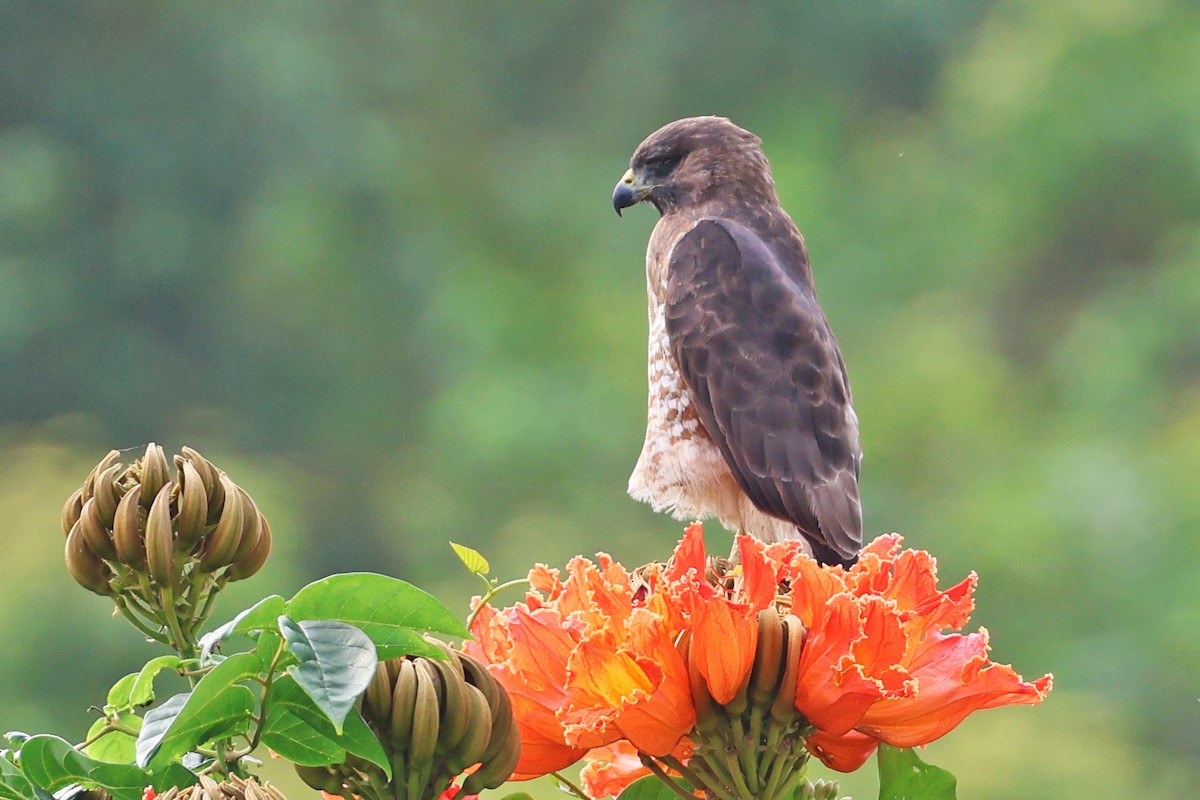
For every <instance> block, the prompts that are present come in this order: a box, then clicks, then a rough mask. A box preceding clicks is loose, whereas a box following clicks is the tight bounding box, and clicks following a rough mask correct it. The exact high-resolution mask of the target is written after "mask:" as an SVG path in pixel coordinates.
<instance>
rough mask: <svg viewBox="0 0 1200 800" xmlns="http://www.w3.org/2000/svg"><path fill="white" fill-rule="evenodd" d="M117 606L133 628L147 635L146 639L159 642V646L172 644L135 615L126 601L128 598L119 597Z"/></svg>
mask: <svg viewBox="0 0 1200 800" xmlns="http://www.w3.org/2000/svg"><path fill="white" fill-rule="evenodd" d="M116 606H117V610H118V611H120V612H121V615H122V616H123V617H125V619H127V620H129V623H130V624H131V625H133V627H135V628H137V629H138V630H139V631H141V632H142V633H143V634H145V635H146V638H148V639H153V640H154V641H156V642H158V643H159V644H170V642H168V641H167V639H166V637H165V636H163V635H162V634H161V633H159V632H158V631H156V630H154V629H152V628H151V627H150V626H149V625H147V624H146V623H144V622H142V621H141V620H140V619H139V618H138V617H137V615H135V614H134V613H133V611H132V609H130V608H129V605H128V601H127V600H126V598H124V597H122V596H121V595H117V597H116Z"/></svg>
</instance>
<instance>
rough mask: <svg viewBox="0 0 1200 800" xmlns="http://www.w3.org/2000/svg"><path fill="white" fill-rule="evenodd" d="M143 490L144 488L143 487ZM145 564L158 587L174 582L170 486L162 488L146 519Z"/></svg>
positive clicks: (173, 541)
mask: <svg viewBox="0 0 1200 800" xmlns="http://www.w3.org/2000/svg"><path fill="white" fill-rule="evenodd" d="M142 488H143V490H145V486H144V485H143V487H142ZM146 563H147V565H148V566H149V571H150V577H151V578H152V579H153V580H154V582H155V583H157V584H158V585H159V586H168V585H170V584H171V583H173V582H174V580H175V534H174V531H172V530H171V486H170V484H168V485H165V486H163V487H162V488H161V489H160V490H159V492H158V496H157V497H155V498H154V502H153V503H152V504H151V506H150V513H149V515H147V517H146Z"/></svg>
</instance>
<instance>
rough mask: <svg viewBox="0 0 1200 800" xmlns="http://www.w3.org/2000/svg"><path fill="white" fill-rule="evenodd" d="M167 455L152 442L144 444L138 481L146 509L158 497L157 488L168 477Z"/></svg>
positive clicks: (164, 483) (162, 484)
mask: <svg viewBox="0 0 1200 800" xmlns="http://www.w3.org/2000/svg"><path fill="white" fill-rule="evenodd" d="M167 470H168V467H167V456H166V453H164V452H163V449H162V448H161V447H159V446H158V445H156V444H155V443H154V442H151V443H150V444H148V445H146V454H145V455H144V456H142V460H141V464H140V473H141V475H140V481H139V482H140V483H141V484H142V505H143V506H145V507H146V508H147V509H148V508H150V504H151V503H153V502H154V501H155V500H157V499H158V493H159V490H160V489H162V487H163V486H165V485H166V484H167V482H168V480H169V478H170V476H169V475H168V473H167Z"/></svg>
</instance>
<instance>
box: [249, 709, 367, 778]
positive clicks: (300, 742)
mask: <svg viewBox="0 0 1200 800" xmlns="http://www.w3.org/2000/svg"><path fill="white" fill-rule="evenodd" d="M262 743H263V745H264V746H266V747H269V748H271V749H272V750H274V751H275V752H276V753H278V754H279V755H280V756H281V757H283V758H286V759H287V760H288V761H291V762H294V763H296V764H299V765H301V766H303V767H323V766H325V765H326V764H340V763H342V762H343V761H345V760H346V750H345V749H344V748H342V747H339V746H338V745H337V744H336V743H335V742H334V741H332V740H331V739H328V738H326V737H325V736H322V735H321V734H320V733H319V732H317V731H316V730H315V729H314V728H313V727H312V726H311V725H309V724H308V723H307V722H305V721H304V720H302V719H300V718H299V717H298V716H296V715H295V714H293V713H292V712H291V711H288V710H287V709H271V716H270V717H269V718H268V719H267V724H266V726H265V727H264V728H263V733H262Z"/></svg>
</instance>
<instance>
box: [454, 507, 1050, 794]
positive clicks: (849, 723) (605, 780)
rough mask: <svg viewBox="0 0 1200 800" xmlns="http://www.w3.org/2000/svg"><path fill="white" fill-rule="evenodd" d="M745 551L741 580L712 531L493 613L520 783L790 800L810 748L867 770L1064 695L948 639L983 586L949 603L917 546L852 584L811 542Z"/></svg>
mask: <svg viewBox="0 0 1200 800" xmlns="http://www.w3.org/2000/svg"><path fill="white" fill-rule="evenodd" d="M736 547H737V552H738V558H737V559H736V561H737V562H738V563H736V565H734V566H730V565H729V564H728V563H727V562H726V561H725V560H724V559H719V558H710V557H708V556H707V555H706V553H705V549H704V540H703V534H702V530H701V527H700V525H699V524H695V525H692V526H691V527H689V528H688V529H687V531H686V532H685V534H684V536H683V539H682V540H681V541H680V542H679V545H678V546H677V547H676V549H675V552H674V555H673V557H672V558H671V560H670V562H668V563H667V564H658V563H655V564H650V565H648V566H646V567H643V568H642V569H639V570H637V571H635V572H630V571H628V570H626V569H625V568H624V567H622V566H621V565H620V564H618V563H616V562H614V561H612V560H611V559H610V558H609V557H608V556H605V555H600V556H598V557H597V559H596V561H595V562H593V561H590V560H587V559H584V558H576V559H574V560H572V561H571V562H570V564H568V566H567V569H566V575H565V577H564V576H563V575H562V574H560V572H559V571H558V570H554V569H549V568H547V567H544V566H538V567H535V568H534V569H533V570H532V571H531V572H530V575H529V579H530V583H531V587H532V588H531V591H530V592H529V593H528V595H527V597H526V599H525V602H523V603H518V604H516V605H514V606H512V607H510V608H505V609H494V608H491V607H488V606H485V607H483V608H481V609H479V613H478V614H477V616H476V618H475V622H474V626H473V633H474V634H475V637H476V640H475V642H473V643H471V644H470V645H469V648H470V650H471V651H472V653H473V654H474V655H476V656H477V657H478V658H480V660H482V661H484V663H487V664H489V667H488V668H489V670H490V671H491V672H492V673H493V674H494V675H495V676H496V677H497V678H498V679H499V680H500V682H501V683H502V684H503V685H504V687H505V688H506V689H507V690H508V692H509V694H510V695H511V697H512V700H513V707H514V713H515V716H516V719H517V723H518V727H519V729H520V733H521V740H522V755H521V760H520V762H519V763H518V765H517V770H516V773H515V774H514V776H513V777H514V778H518V779H519V778H532V777H536V776H539V775H543V774H546V773H548V772H552V771H557V770H559V769H562V768H564V767H566V766H569V765H570V764H573V763H575V762H576V761H578V760H579V759H581V758H584V757H587V758H588V759H589V764H588V766H587V767H586V768H585V770H584V773H583V779H584V783H585V789H586V790H587V791H588V793H589V794H592V795H593V796H595V797H600V796H603V795H606V794H616V793H617V792H619V791H620V789H621V788H623V786H625V785H627V783H628V782H629V781H630V780H631V779H632V778H634V777H637V775H638V774H639V773H641V774H645V772H646V771H647V770H653V771H654V772H655V773H657V774H659V776H660V777H662V778H663V779H665V780H669V779H670V778H669V774H674V775H680V776H682V777H683V778H684V779H685V780H686V781H687V782H688V783H689V784H691V785H692V786H693V787H695V788H700V789H704V790H706V791H707V792H708V794H709V796H710V797H719V798H724V800H733V799H734V798H741V797H750V796H754V797H762V798H768V799H769V798H772V797H783V796H786V795H787V794H788V793H790V792H791V791H792V790H793V789H794V788H795V786H796V785H797V782H798V781H799V780H800V779H801V778H802V775H803V771H804V770H803V768H804V765H805V762H806V761H807V758H808V754H809V753H812V754H815V755H816V756H817V757H818V758H820V759H821V760H822V761H823V762H825V763H826V764H827V765H829V766H831V767H833V768H834V769H837V770H841V771H844V772H848V771H852V770H854V769H857V768H858V767H859V766H861V765H862V764H863V762H864V761H866V759H867V758H868V757H869V756H870V754H871V753H872V751H873V750H874V749H875V747H876V746H877V744H878V743H879V742H881V741H882V742H887V743H888V744H892V745H896V746H900V747H912V746H915V745H920V744H925V743H928V742H931V741H933V740H935V739H937V738H939V737H941V736H943V735H945V734H946V733H948V732H949V731H950V730H952V729H953V728H954V727H955V726H957V725H958V724H959V723H960V722H962V720H963V719H964V718H965V717H966V716H967V715H968V714H970V713H971V712H972V711H975V710H978V709H983V708H993V707H996V706H1002V705H1009V704H1036V703H1038V702H1040V701H1041V700H1042V699H1043V698H1044V697H1045V696H1046V693H1047V692H1048V691H1049V690H1050V683H1051V677H1050V676H1049V675H1046V676H1044V677H1042V678H1040V679H1038V680H1036V681H1033V682H1025V681H1023V680H1022V679H1021V677H1020V676H1019V675H1017V674H1016V673H1015V672H1014V671H1013V670H1012V669H1011V668H1010V667H1007V666H1002V665H998V664H994V663H992V662H991V661H990V660H989V659H988V655H987V652H988V639H987V631H986V630H983V629H980V630H979V631H978V632H976V633H968V634H958V633H947V632H946V631H948V630H950V631H954V630H959V629H961V628H962V627H963V626H964V625H966V623H967V621H968V618H969V616H970V613H971V611H972V610H973V606H974V601H973V598H972V592H973V590H974V587H975V581H976V579H975V576H974V574H972V575H970V576H968V577H967V578H966V579H964V580H963V581H961V582H959V583H957V584H955V585H954V586H951V587H950V588H948V589H944V590H940V589H938V587H937V576H936V570H935V562H934V559H933V558H932V557H931V556H930V555H929V554H928V553H926V552H923V551H919V550H904V549H902V547H901V538H900V537H899V536H898V535H895V534H892V535H888V536H882V537H880V538H878V539H876V540H875V541H874V542H872V543H871V544H870V545H868V546H867V547H866V548H865V549H864V550H863V552H862V554H861V555H860V557H859V560H858V562H857V563H856V564H855V565H854V566H852V567H850V568H848V569H846V568H842V567H839V566H832V567H827V566H820V565H818V564H817V562H815V561H813V560H812V559H811V558H810V557H808V556H807V555H805V554H804V553H803V551H802V549H801V547H802V546H801V544H800V543H799V542H786V543H781V544H772V545H766V544H763V543H761V542H758V541H757V540H755V539H753V538H751V537H748V536H739V537H738V539H737V545H736Z"/></svg>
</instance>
